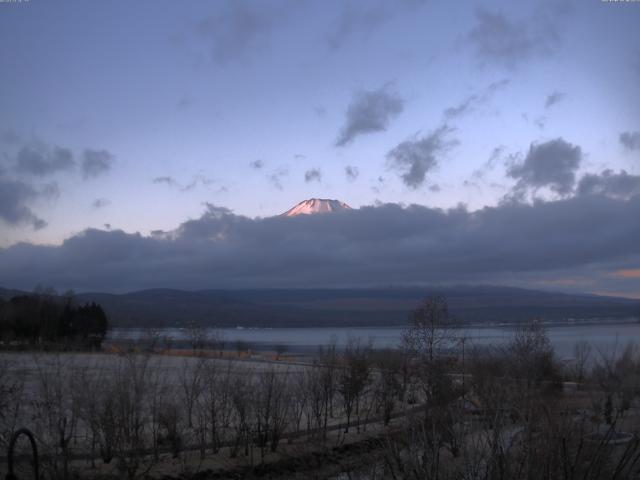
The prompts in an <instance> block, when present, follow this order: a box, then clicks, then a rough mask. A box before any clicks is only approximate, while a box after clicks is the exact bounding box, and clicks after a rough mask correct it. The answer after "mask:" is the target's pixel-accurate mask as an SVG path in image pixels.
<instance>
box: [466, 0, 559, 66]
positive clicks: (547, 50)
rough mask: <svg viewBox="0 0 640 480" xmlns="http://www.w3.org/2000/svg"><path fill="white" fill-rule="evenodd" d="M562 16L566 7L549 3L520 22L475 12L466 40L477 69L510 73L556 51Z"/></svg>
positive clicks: (492, 13) (483, 12)
mask: <svg viewBox="0 0 640 480" xmlns="http://www.w3.org/2000/svg"><path fill="white" fill-rule="evenodd" d="M566 14H567V7H566V6H564V5H556V4H551V3H547V4H544V5H542V6H540V7H539V8H537V9H536V11H535V13H534V14H533V15H532V16H531V17H530V18H527V19H524V20H512V19H509V18H507V17H506V16H505V15H504V14H502V13H500V12H493V11H490V10H487V9H484V8H478V9H477V10H476V24H475V25H474V27H473V28H472V29H471V31H470V32H469V34H468V37H467V38H468V40H469V41H470V43H471V45H472V47H473V49H474V53H475V55H476V58H477V60H478V62H479V63H480V64H481V65H483V66H484V65H493V66H498V67H502V68H507V69H514V68H516V67H518V66H520V65H521V64H522V63H525V62H527V61H529V60H530V59H532V58H535V57H540V56H543V55H549V54H551V53H553V52H554V51H555V50H556V49H557V47H558V46H559V45H560V41H561V32H562V30H563V29H562V26H561V20H562V19H563V17H565V16H566Z"/></svg>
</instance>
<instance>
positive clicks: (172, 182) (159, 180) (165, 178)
mask: <svg viewBox="0 0 640 480" xmlns="http://www.w3.org/2000/svg"><path fill="white" fill-rule="evenodd" d="M152 182H153V183H156V184H161V183H164V184H166V185H169V186H170V187H179V186H180V184H179V183H178V182H177V181H176V179H175V178H173V177H169V176H163V177H156V178H154V179H153V180H152Z"/></svg>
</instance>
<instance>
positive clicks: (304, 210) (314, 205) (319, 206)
mask: <svg viewBox="0 0 640 480" xmlns="http://www.w3.org/2000/svg"><path fill="white" fill-rule="evenodd" d="M344 210H352V208H351V207H350V206H349V205H347V204H346V203H344V202H341V201H340V200H331V199H328V198H310V199H308V200H303V201H302V202H300V203H298V204H297V205H296V206H295V207H293V208H290V209H289V210H287V211H286V212H284V213H283V214H282V215H281V216H283V217H296V216H298V215H315V214H318V213H333V212H340V211H344Z"/></svg>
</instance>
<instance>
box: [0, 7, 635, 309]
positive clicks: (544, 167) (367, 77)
mask: <svg viewBox="0 0 640 480" xmlns="http://www.w3.org/2000/svg"><path fill="white" fill-rule="evenodd" d="M638 25H640V2H630V1H629V2H624V1H622V2H607V1H600V0H598V1H596V0H585V1H573V2H570V1H539V0H536V1H531V2H508V1H476V2H471V1H469V2H468V1H462V2H448V1H437V0H395V1H391V0H388V1H387V0H368V1H347V0H344V1H302V0H300V1H293V0H282V1H275V0H273V1H271V0H264V1H247V0H239V1H228V2H225V1H215V2H209V1H194V0H185V1H180V2H175V1H173V2H168V1H164V0H154V1H147V0H137V1H135V2H131V1H126V2H125V1H120V0H113V1H109V2H98V1H93V0H89V1H87V0H82V1H80V0H78V1H75V0H65V1H62V0H56V1H51V0H49V1H44V0H29V1H24V0H23V1H9V2H0V72H2V73H1V76H0V78H1V80H0V86H1V88H0V285H2V286H5V287H13V288H29V289H30V288H33V286H34V285H36V284H38V283H39V284H45V285H52V286H55V287H57V288H60V289H64V288H74V289H76V290H79V291H83V290H96V289H100V290H106V291H114V292H116V291H128V290H134V289H140V288H149V287H177V288H189V289H198V288H213V287H229V288H240V287H249V286H251V287H253V286H258V287H264V286H303V287H307V286H308V287H317V286H374V285H403V284H411V285H416V284H443V283H485V284H508V285H518V286H525V287H530V288H540V289H556V290H558V289H559V290H565V291H581V292H592V293H602V294H615V295H624V296H629V297H637V298H640V241H639V239H640V236H639V234H640V220H639V219H640V88H639V86H640V29H638ZM313 197H317V198H332V199H338V200H341V201H344V202H346V203H347V204H349V205H350V206H351V207H353V208H354V211H352V212H347V213H345V214H339V215H334V216H314V218H302V219H299V218H295V219H282V218H279V217H274V216H277V215H278V214H280V213H282V212H284V211H286V210H288V209H289V208H291V207H292V206H293V205H295V204H296V203H298V202H300V201H302V200H304V199H307V198H313Z"/></svg>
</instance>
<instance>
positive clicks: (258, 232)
mask: <svg viewBox="0 0 640 480" xmlns="http://www.w3.org/2000/svg"><path fill="white" fill-rule="evenodd" d="M0 191H4V189H3V190H0ZM2 205H4V203H2ZM638 218H640V197H638V196H635V197H633V198H630V199H629V200H626V201H623V200H619V199H612V198H608V197H606V196H602V195H582V196H576V197H569V198H564V199H560V200H555V201H550V202H543V201H538V202H534V203H533V204H523V203H508V204H502V205H499V206H497V207H486V208H483V209H481V210H478V211H469V210H467V209H466V208H464V207H458V208H454V209H450V210H442V209H436V208H428V207H422V206H417V205H411V206H407V207H401V206H399V205H396V204H380V205H378V206H375V207H364V208H361V209H357V210H353V211H347V212H342V213H340V214H335V215H313V216H303V217H293V218H283V217H269V218H257V219H250V218H247V217H244V216H240V215H234V214H233V213H232V212H230V211H229V210H227V209H224V208H218V207H214V206H211V205H208V206H207V207H206V211H205V213H204V214H203V215H202V216H201V217H200V218H198V219H195V220H189V221H187V222H184V223H183V224H182V225H180V226H179V227H178V228H176V229H175V230H173V231H171V232H164V233H163V234H161V235H152V236H143V235H140V234H138V233H132V234H129V233H125V232H123V231H121V230H112V231H101V230H92V229H90V230H86V231H85V232H83V233H81V234H78V235H75V236H73V237H71V238H69V239H67V240H65V241H64V242H63V243H62V244H61V245H59V246H51V245H30V244H24V243H23V244H17V245H14V246H11V247H8V248H4V249H0V285H11V286H12V287H15V288H31V287H32V286H33V285H34V284H36V283H38V282H41V283H46V284H49V285H54V286H56V287H60V288H75V289H77V290H89V289H91V290H108V291H122V290H132V289H139V288H153V287H173V288H189V289H202V288H214V287H221V288H235V287H265V286H269V287H274V286H282V287H287V286H297V287H299V286H300V285H305V286H331V287H336V286H369V285H380V284H385V285H388V284H396V285H402V284H425V283H438V284H442V283H460V282H462V283H476V282H491V283H500V282H505V283H506V282H509V283H512V282H513V281H514V278H518V279H519V280H521V281H524V280H525V279H527V278H536V279H540V278H543V279H557V278H562V276H563V275H566V276H568V275H571V276H578V275H580V274H584V273H585V272H589V277H590V278H592V279H594V282H596V283H597V282H598V281H603V282H608V281H611V280H610V278H609V276H607V274H608V273H610V272H611V271H613V270H614V269H616V268H620V267H619V265H626V266H627V267H626V268H629V266H630V265H638V264H639V263H638V262H639V261H640V242H638V241H637V239H638V238H639V237H640V222H638V221H637V219H638ZM594 226H597V228H594ZM600 274H602V278H604V280H599V279H600ZM636 281H637V280H636ZM636 285H637V284H636ZM596 287H598V286H597V285H596ZM603 287H606V285H601V286H599V287H598V288H600V289H604V288H603Z"/></svg>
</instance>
